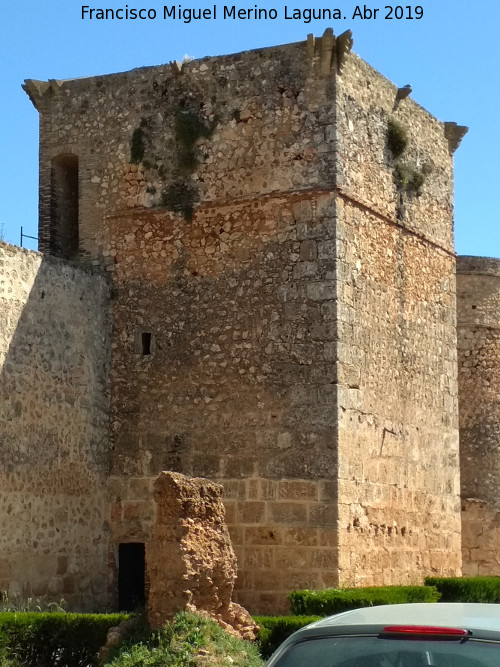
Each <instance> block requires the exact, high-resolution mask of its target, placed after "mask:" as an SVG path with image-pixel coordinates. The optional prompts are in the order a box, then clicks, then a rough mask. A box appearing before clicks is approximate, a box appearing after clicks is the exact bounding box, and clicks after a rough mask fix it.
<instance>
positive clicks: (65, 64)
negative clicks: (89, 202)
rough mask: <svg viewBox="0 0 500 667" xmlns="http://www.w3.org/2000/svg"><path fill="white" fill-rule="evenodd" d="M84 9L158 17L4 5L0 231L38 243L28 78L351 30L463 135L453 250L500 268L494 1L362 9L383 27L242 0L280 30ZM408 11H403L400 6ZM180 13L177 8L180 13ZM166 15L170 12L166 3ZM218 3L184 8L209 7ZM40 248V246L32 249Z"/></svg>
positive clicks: (375, 59)
mask: <svg viewBox="0 0 500 667" xmlns="http://www.w3.org/2000/svg"><path fill="white" fill-rule="evenodd" d="M84 1H85V2H90V4H89V5H88V6H89V7H94V8H97V7H104V8H106V7H109V8H113V9H117V8H118V7H125V6H126V5H128V7H129V9H130V8H146V9H155V10H156V12H157V18H156V19H154V20H145V21H141V20H129V21H127V20H121V21H120V20H114V21H113V20H107V21H104V20H96V19H93V20H88V19H85V20H82V18H81V15H82V4H81V2H80V1H79V0H78V1H75V0H38V1H36V2H35V1H33V0H17V2H15V1H14V0H12V1H11V2H7V1H6V0H3V2H2V5H1V7H0V83H1V88H0V90H1V101H0V146H1V148H2V155H1V159H0V231H1V230H2V226H3V236H4V238H5V240H6V241H9V242H11V243H16V244H19V234H20V228H21V225H22V226H23V228H24V233H26V234H32V235H33V236H36V233H37V231H36V230H37V218H38V211H37V206H38V193H37V188H38V113H37V112H36V110H35V109H34V108H33V107H32V105H31V103H30V101H29V100H28V97H27V96H26V94H25V93H24V92H23V91H22V90H21V83H22V82H23V80H24V79H26V78H33V79H42V80H47V79H49V78H51V79H64V78H73V77H82V76H91V75H95V74H106V73H109V72H117V71H123V70H127V69H132V68H134V67H139V66H145V65H158V64H162V63H167V62H169V61H171V60H182V58H183V57H184V56H185V55H189V56H193V57H196V58H199V57H203V56H207V55H220V54H224V53H233V52H237V51H242V50H246V49H253V48H259V47H263V46H272V45H274V44H284V43H287V42H294V41H301V40H304V39H305V38H306V35H307V34H308V33H310V32H313V33H314V34H315V35H317V36H320V35H321V34H322V33H323V32H324V30H325V28H327V27H329V26H331V27H333V29H334V31H335V33H336V34H340V33H341V32H343V31H344V30H346V29H348V28H350V29H351V30H352V31H353V36H354V50H355V51H356V52H357V53H358V54H359V55H360V56H361V57H362V58H364V59H365V60H367V61H368V62H369V63H370V64H371V65H373V66H374V67H375V68H376V69H378V70H379V71H380V72H381V73H382V74H384V75H385V76H387V77H388V78H389V79H391V80H392V81H394V83H396V84H398V85H399V86H403V85H405V84H408V83H409V84H411V86H412V88H413V93H412V97H413V98H414V99H415V100H416V101H417V102H419V103H420V104H421V105H422V106H424V107H425V108H426V109H428V110H429V111H430V112H431V113H432V114H434V115H435V116H437V117H438V118H439V119H440V120H443V121H455V122H457V123H458V124H460V125H468V126H469V127H470V131H469V133H468V135H467V136H466V137H465V138H464V140H463V141H462V145H461V146H460V148H459V149H458V151H457V152H456V154H455V239H456V250H457V252H458V253H459V254H466V255H487V256H491V257H500V234H499V233H498V225H499V222H500V197H499V191H500V179H499V176H500V167H499V157H500V132H499V129H498V113H499V112H498V108H499V104H500V89H499V88H498V87H497V86H498V84H499V67H500V39H499V37H498V32H499V29H500V2H498V0H478V1H477V2H476V3H474V4H473V2H472V0H470V1H465V0H417V2H416V3H413V4H411V5H406V4H404V5H399V6H401V7H403V10H404V14H405V16H406V15H407V13H408V9H407V7H408V6H410V7H411V8H412V10H411V12H412V14H416V12H415V10H414V9H413V8H415V7H417V6H420V7H422V9H423V17H422V18H421V19H420V20H417V19H416V18H414V19H412V20H410V19H408V18H403V19H400V20H397V19H392V20H390V19H386V18H385V15H386V14H387V13H388V10H386V9H384V8H385V7H386V6H390V5H392V6H393V7H396V6H398V5H397V2H394V3H391V2H390V0H383V1H382V2H377V0H375V1H374V2H367V3H363V4H361V5H360V7H361V10H363V6H364V4H366V7H367V8H371V9H373V8H380V11H379V12H378V15H377V18H376V19H373V18H372V19H360V18H358V17H356V18H353V14H354V13H355V9H356V6H357V3H356V2H351V1H350V0H349V1H348V2H346V1H344V0H330V2H329V0H325V1H324V2H317V1H316V0H313V2H303V1H302V0H296V1H295V2H294V1H293V0H289V1H287V0H261V1H258V2H257V3H255V2H254V1H253V0H251V1H250V2H248V3H245V2H242V1H241V0H238V1H237V2H236V6H237V8H253V7H254V6H255V4H257V6H258V7H260V8H266V9H268V10H269V9H271V8H274V9H276V10H277V13H278V19H276V20H267V21H265V20H261V21H254V20H236V21H234V20H223V19H222V18H221V14H222V9H223V7H224V4H227V5H228V6H230V5H231V2H232V0H229V1H228V2H227V3H224V0H221V1H219V0H216V5H217V12H218V16H217V20H215V21H214V20H205V21H192V22H191V23H183V22H179V21H175V22H173V21H171V20H170V21H169V20H167V21H164V20H163V7H164V4H163V3H160V2H157V1H156V0H138V1H137V2H136V1H135V0H128V2H127V3H126V2H115V1H114V0H96V1H95V3H93V4H92V0H84ZM405 2H408V0H405ZM178 4H179V3H177V6H178ZM167 5H168V6H171V5H170V3H167ZM213 5H214V0H208V1H207V2H200V1H199V0H192V2H184V3H182V7H183V8H189V7H193V8H200V7H202V8H212V7H213ZM285 5H287V6H288V12H289V13H291V11H292V9H293V8H300V9H304V8H312V7H314V8H329V9H334V8H339V9H340V10H341V11H342V14H343V16H346V18H345V19H344V18H343V19H341V20H338V21H328V20H326V21H322V20H313V21H311V22H310V23H304V22H303V21H302V20H285V19H284V11H285ZM25 245H27V246H28V247H36V242H35V243H34V242H30V241H28V242H25Z"/></svg>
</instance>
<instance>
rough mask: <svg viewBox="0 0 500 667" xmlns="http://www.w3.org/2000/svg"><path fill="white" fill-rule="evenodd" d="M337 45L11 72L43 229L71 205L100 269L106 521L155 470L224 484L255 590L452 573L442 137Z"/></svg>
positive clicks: (448, 264)
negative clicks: (36, 173) (404, 140)
mask: <svg viewBox="0 0 500 667" xmlns="http://www.w3.org/2000/svg"><path fill="white" fill-rule="evenodd" d="M338 46H339V43H337V42H336V41H335V39H334V38H333V36H332V35H331V34H329V33H328V32H327V33H326V34H325V35H324V36H323V37H322V38H321V39H317V40H314V38H308V40H307V42H303V43H297V44H290V45H286V46H282V47H276V48H272V49H262V50H257V51H252V52H247V53H242V54H236V55H231V56H222V57H217V58H205V59H202V60H196V61H193V62H190V63H186V64H183V65H182V67H180V66H179V65H177V64H175V63H173V64H171V65H168V66H160V67H152V68H142V69H138V70H133V71H131V72H126V73H122V74H116V75H109V76H104V77H92V78H89V79H82V80H73V81H65V82H51V83H50V84H49V83H46V84H35V83H33V82H32V83H31V84H27V89H28V92H29V93H30V96H31V98H32V100H33V101H34V103H35V105H36V106H37V108H38V109H39V110H40V113H41V125H40V127H41V142H40V146H41V148H40V172H41V177H40V178H41V189H40V209H41V218H40V236H41V247H42V249H43V250H44V251H48V252H56V254H57V252H59V251H58V245H57V238H55V236H57V228H56V227H54V221H55V220H57V216H56V217H54V216H55V213H54V211H55V212H57V210H59V209H60V208H61V206H62V207H63V208H64V209H65V210H67V209H68V207H69V208H71V206H72V205H73V206H77V207H78V211H76V212H75V211H73V213H74V215H73V217H72V219H75V220H76V219H78V226H79V229H78V238H79V250H78V253H77V254H78V255H80V256H85V255H89V256H91V257H92V258H93V259H94V260H95V261H98V262H99V263H101V264H102V265H103V266H105V267H106V268H107V270H108V271H109V273H110V276H111V278H112V281H113V295H114V297H115V298H114V300H113V333H112V340H113V357H112V367H111V410H112V434H111V457H110V459H111V461H110V465H111V478H110V493H111V508H110V513H111V530H112V541H113V543H114V544H117V543H119V542H123V541H144V542H146V541H147V540H148V539H149V538H150V535H151V530H152V526H153V522H154V520H155V507H154V503H153V501H152V499H151V491H152V482H153V480H154V479H155V478H156V477H157V475H158V474H159V472H160V471H161V470H164V469H168V470H173V471H181V472H182V473H185V474H188V475H201V476H205V477H209V478H212V479H215V480H218V481H220V482H221V483H222V484H223V486H224V489H225V503H226V509H227V517H228V523H229V525H230V531H231V537H232V539H233V543H234V545H235V551H236V554H237V556H238V563H239V573H240V574H239V580H238V582H237V590H236V599H237V600H238V601H240V602H242V604H244V605H245V606H247V607H248V608H249V609H250V610H251V611H258V612H265V611H270V612H280V611H284V610H285V609H286V593H287V592H289V590H291V589H293V588H298V587H308V588H315V587H322V586H327V585H336V584H338V583H339V582H340V583H353V582H354V583H358V582H359V583H361V582H363V583H379V582H380V581H381V580H383V581H384V582H385V583H400V582H401V581H402V580H403V581H406V580H411V581H417V580H420V579H421V577H422V576H423V575H424V574H427V573H428V571H429V568H430V569H431V571H432V572H436V573H441V574H454V573H456V572H458V571H459V568H460V558H459V557H458V556H457V555H456V554H457V553H459V551H460V547H459V534H460V521H459V504H458V501H459V495H458V439H457V423H456V410H457V387H456V367H455V362H456V334H455V283H454V255H453V247H452V195H453V193H452V157H451V152H452V151H451V147H450V145H449V143H448V141H447V139H446V136H445V127H444V125H443V124H442V123H440V122H439V121H437V120H436V119H434V118H433V117H432V116H430V115H429V114H428V113H427V112H425V111H424V110H423V109H422V108H421V107H419V106H418V105H417V104H415V103H414V102H413V101H411V99H410V98H408V99H403V100H401V101H399V102H398V103H397V104H396V94H397V88H396V86H394V85H393V84H391V83H390V82H389V81H387V80H386V79H384V78H383V77H382V76H381V75H379V74H378V73H376V72H375V71H374V70H372V69H371V68H370V67H369V66H368V65H366V63H363V61H361V60H360V59H359V58H358V57H357V56H355V55H353V54H351V55H345V57H340V56H341V55H342V53H343V51H342V49H338V48H337V47H338ZM390 118H396V119H397V120H398V122H400V123H401V125H402V126H404V128H405V130H406V132H407V135H408V139H409V141H408V147H407V148H406V151H405V153H404V155H403V158H402V161H403V165H402V166H403V167H404V169H400V170H399V172H398V173H399V181H398V185H397V186H396V180H397V179H396V172H397V165H396V163H395V160H394V157H393V156H392V157H391V155H390V154H389V152H388V149H387V132H388V123H389V119H390ZM193 137H194V139H193ZM55 165H57V167H58V171H57V174H55V172H54V166H55ZM76 165H77V168H78V188H77V189H78V201H76V200H74V198H73V194H72V193H73V192H74V191H75V188H74V187H70V186H69V185H67V184H68V183H69V184H70V185H72V186H73V184H74V180H75V169H76ZM65 168H66V169H67V172H64V169H65ZM61 170H62V171H61ZM408 170H410V171H408ZM417 172H418V174H417V176H418V178H420V179H421V181H422V182H420V186H419V188H418V190H419V192H418V193H417V192H416V191H412V192H410V191H409V189H408V183H407V181H408V179H409V178H410V177H411V178H416V177H415V174H416V173H417ZM424 172H425V173H424ZM55 175H57V177H58V179H59V180H60V181H61V182H63V183H66V186H65V188H63V190H64V193H63V194H64V200H61V201H58V197H59V199H60V198H61V196H62V195H60V194H58V190H57V188H55V187H54V182H55ZM58 207H59V209H58ZM54 235H55V236H54ZM69 238H70V240H71V239H74V238H75V234H73V235H70V237H69ZM392 364H394V365H392ZM391 369H392V370H391ZM443 471H444V472H443ZM369 514H370V516H368V515H369ZM339 545H340V556H339ZM339 558H340V561H339ZM381 563H383V564H384V566H383V567H382V566H381ZM403 564H404V565H403ZM382 571H384V574H381V572H382Z"/></svg>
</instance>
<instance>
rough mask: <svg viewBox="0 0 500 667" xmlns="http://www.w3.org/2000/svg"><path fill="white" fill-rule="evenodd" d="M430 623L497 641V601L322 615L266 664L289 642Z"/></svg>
mask: <svg viewBox="0 0 500 667" xmlns="http://www.w3.org/2000/svg"><path fill="white" fill-rule="evenodd" d="M394 625H403V626H404V625H406V626H410V625H413V626H431V627H439V628H460V629H463V630H469V631H471V636H472V637H474V638H476V639H480V640H490V641H495V642H500V604H486V603H474V602H470V603H469V602H438V603H429V602H415V603H410V604H393V605H381V606H378V607H364V608H362V609H353V610H351V611H345V612H343V613H341V614H336V615H335V616H328V617H327V618H322V619H321V620H319V621H316V622H315V623H311V624H310V625H307V626H306V627H304V628H301V629H300V630H297V632H295V633H294V634H293V635H291V636H290V637H288V639H286V640H285V641H284V642H283V644H282V645H281V646H280V648H279V649H278V650H277V651H276V653H274V655H273V656H272V657H271V659H270V660H269V662H268V663H266V664H267V666H268V667H272V666H273V665H275V663H276V662H277V661H278V659H279V658H280V657H281V656H282V655H283V653H284V652H285V651H286V650H287V647H289V646H290V645H291V644H295V643H298V642H301V641H303V640H305V639H312V638H314V637H328V636H332V635H344V636H345V635H348V636H349V635H363V636H368V635H378V634H379V633H381V632H383V630H384V628H385V627H387V626H394Z"/></svg>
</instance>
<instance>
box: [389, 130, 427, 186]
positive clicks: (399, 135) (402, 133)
mask: <svg viewBox="0 0 500 667" xmlns="http://www.w3.org/2000/svg"><path fill="white" fill-rule="evenodd" d="M407 147H408V134H407V132H406V129H405V128H404V126H403V125H402V124H401V123H400V122H399V121H397V120H395V119H394V118H389V121H388V123H387V148H388V149H389V151H390V152H391V154H392V158H393V177H394V183H395V184H396V188H397V190H398V191H399V194H400V198H401V195H402V194H403V193H406V194H408V195H417V196H418V195H420V194H421V192H422V187H423V185H424V182H425V177H426V176H427V174H428V173H429V169H425V168H422V169H418V168H417V167H413V166H411V165H410V164H408V163H407V162H404V161H403V160H402V159H400V158H401V157H402V156H403V155H404V153H405V151H406V149H407Z"/></svg>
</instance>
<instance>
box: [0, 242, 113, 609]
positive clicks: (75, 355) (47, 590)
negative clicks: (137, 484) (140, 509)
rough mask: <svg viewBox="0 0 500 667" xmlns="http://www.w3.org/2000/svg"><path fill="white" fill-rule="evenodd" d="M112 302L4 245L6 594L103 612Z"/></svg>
mask: <svg viewBox="0 0 500 667" xmlns="http://www.w3.org/2000/svg"><path fill="white" fill-rule="evenodd" d="M108 304H109V290H108V286H107V282H106V280H104V279H103V278H102V277H101V276H99V275H94V274H93V273H92V272H90V271H85V270H83V269H82V268H78V267H75V266H71V265H69V264H67V263H64V262H62V261H59V260H56V259H53V258H50V257H43V256H42V255H40V254H39V253H36V252H30V251H27V250H22V249H20V248H16V247H14V246H9V245H7V244H5V243H0V507H1V512H0V591H7V592H8V593H9V594H10V595H11V596H15V595H21V596H23V597H33V596H40V595H47V596H48V598H49V599H53V600H56V601H58V600H60V599H61V598H63V597H64V598H65V600H66V601H67V602H68V604H69V605H70V606H71V607H72V608H74V609H92V610H96V609H99V608H104V607H105V606H107V603H108V591H107V584H108V582H107V557H108V531H107V523H106V522H107V497H106V474H107V469H108V440H107V429H108V421H107V420H108V400H109V396H108V378H109V365H110V341H109V308H108Z"/></svg>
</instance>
